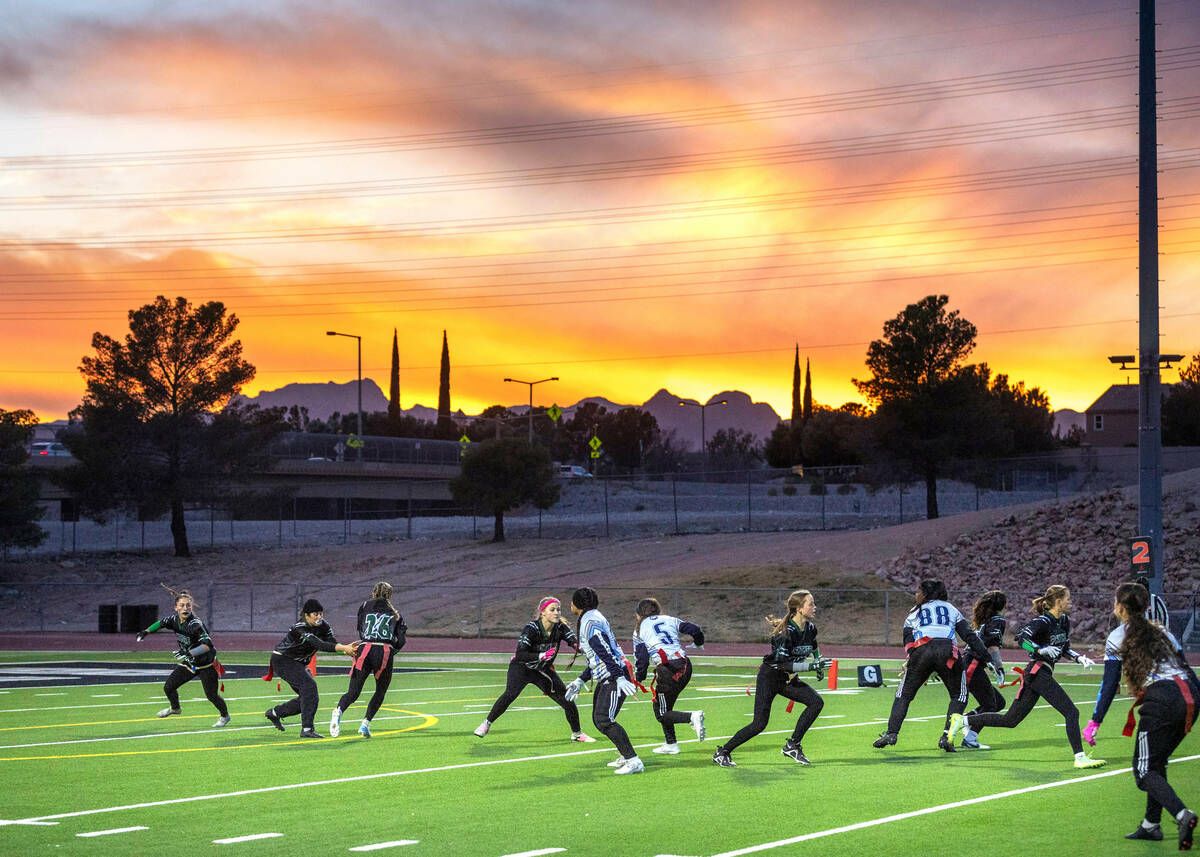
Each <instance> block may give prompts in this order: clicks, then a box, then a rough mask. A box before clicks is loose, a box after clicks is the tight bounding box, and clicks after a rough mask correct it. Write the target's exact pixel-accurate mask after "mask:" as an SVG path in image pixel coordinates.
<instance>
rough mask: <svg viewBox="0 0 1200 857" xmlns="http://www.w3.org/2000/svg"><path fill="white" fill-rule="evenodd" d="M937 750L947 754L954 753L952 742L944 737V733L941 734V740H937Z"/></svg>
mask: <svg viewBox="0 0 1200 857" xmlns="http://www.w3.org/2000/svg"><path fill="white" fill-rule="evenodd" d="M938 749H939V750H945V751H946V752H947V753H953V752H955V751H954V742H953V741H951V740H950V739H949V738H948V737H946V733H945V732H943V733H942V737H941V738H938Z"/></svg>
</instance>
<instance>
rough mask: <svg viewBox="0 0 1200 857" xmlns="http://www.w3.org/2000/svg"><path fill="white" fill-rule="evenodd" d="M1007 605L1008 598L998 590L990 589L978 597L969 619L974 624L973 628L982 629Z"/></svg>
mask: <svg viewBox="0 0 1200 857" xmlns="http://www.w3.org/2000/svg"><path fill="white" fill-rule="evenodd" d="M1007 604H1008V596H1007V595H1005V594H1004V593H1003V592H1001V591H1000V590H999V589H992V590H990V591H988V592H985V593H983V595H981V596H980V597H979V600H978V601H976V602H975V607H974V609H973V610H972V611H971V619H972V621H973V622H974V623H975V628H976V629H979V628H982V627H983V626H984V624H985V623H986V622H987V620H988V619H991V618H992V617H993V616H997V615H999V613H1000V611H1001V610H1003V609H1004V607H1005V605H1007Z"/></svg>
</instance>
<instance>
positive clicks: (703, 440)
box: [679, 399, 729, 470]
mask: <svg viewBox="0 0 1200 857" xmlns="http://www.w3.org/2000/svg"><path fill="white" fill-rule="evenodd" d="M728 404H729V402H727V401H725V400H724V399H722V400H721V401H719V402H709V403H708V404H705V405H702V404H700V403H699V402H685V401H684V400H683V399H680V400H679V407H681V408H699V409H700V451H701V452H702V453H704V469H705V470H707V469H708V438H707V436H706V433H705V426H704V412H705V411H707V410H708V409H709V408H711V407H713V406H714V405H728Z"/></svg>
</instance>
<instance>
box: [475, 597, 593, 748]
mask: <svg viewBox="0 0 1200 857" xmlns="http://www.w3.org/2000/svg"><path fill="white" fill-rule="evenodd" d="M561 610H562V605H561V604H560V603H559V600H558V599H557V598H554V597H553V596H548V597H546V598H543V599H541V601H539V602H538V606H537V612H536V613H535V614H534V619H533V621H531V622H527V623H526V624H525V627H524V628H522V629H521V634H520V636H518V637H517V653H516V654H515V655H513V659H512V660H511V661H509V662H508V678H507V681H506V683H505V687H504V693H502V694H500V698H499V699H497V700H496V701H495V703H493V704H492V710H491V711H489V712H488V716H487V719H485V720H484V721H483V722H482V723H480V724H479V726H478V728H476V730H475V734H476V736H478V737H480V738H482V737H483V736H484V735H486V734H488V730H490V729H491V728H492V724H493V723H495V722H496V721H497V720H499V719H500V715H501V714H503V713H504V712H505V711H506V710H508V706H510V705H512V702H513V700H514V699H516V698H517V697H518V696H520V695H521V691H522V690H524V689H525V686H526V685H530V684H532V685H535V686H536V687H537V689H538V690H540V691H541V692H542V693H543V694H545V695H546V696H548V697H550V699H551V700H553V701H554V703H555V704H556V705H558V706H559V707H560V708H562V710H563V712H564V713H565V714H566V715H567V725H568V726H570V727H571V740H572V741H580V742H582V743H588V744H590V743H594V742H595V740H596V739H595V738H592V737H591V736H590V735H587V734H586V733H585V732H584V731H583V729H582V728H580V725H579V707H578V706H576V705H575V702H574V701H573V700H569V699H567V698H566V692H567V686H566V685H565V684H563V680H562V679H561V678H559V676H558V672H557V671H556V670H555V669H554V658H555V656H556V655H557V654H558V650H559V647H560V646H562V644H563V643H566V644H567V645H568V646H570V647H571V648H573V649H575V650H578V649H579V640H578V638H577V637H576V636H575V632H574V631H572V630H571V626H570V625H568V624H567V623H566V622H565V621H563V619H562V615H561Z"/></svg>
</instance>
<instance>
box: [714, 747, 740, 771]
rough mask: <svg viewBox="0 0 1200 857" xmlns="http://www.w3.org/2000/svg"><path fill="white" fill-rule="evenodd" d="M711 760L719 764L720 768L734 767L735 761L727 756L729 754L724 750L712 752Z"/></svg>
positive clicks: (735, 765)
mask: <svg viewBox="0 0 1200 857" xmlns="http://www.w3.org/2000/svg"><path fill="white" fill-rule="evenodd" d="M713 762H715V763H716V764H718V765H720V766H721V767H722V768H736V767H737V762H735V761H733V759H731V758H729V754H728V753H726V752H725V751H724V750H718V751H717V752H715V753H713Z"/></svg>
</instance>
